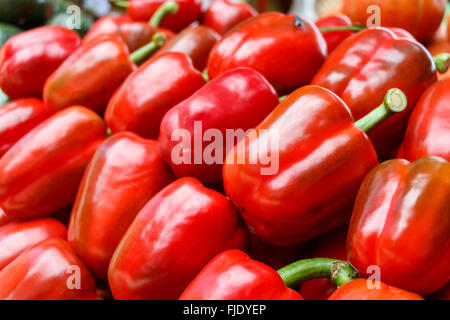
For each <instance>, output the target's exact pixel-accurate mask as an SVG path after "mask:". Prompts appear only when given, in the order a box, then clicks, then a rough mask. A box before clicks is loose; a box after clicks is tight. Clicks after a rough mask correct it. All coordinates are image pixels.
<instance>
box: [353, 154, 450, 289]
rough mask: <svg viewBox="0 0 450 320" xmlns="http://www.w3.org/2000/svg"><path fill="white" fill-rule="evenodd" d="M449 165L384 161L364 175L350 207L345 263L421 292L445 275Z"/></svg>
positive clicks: (449, 238)
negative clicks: (376, 270)
mask: <svg viewBox="0 0 450 320" xmlns="http://www.w3.org/2000/svg"><path fill="white" fill-rule="evenodd" d="M448 199H450V164H449V163H448V162H447V161H445V160H444V159H441V158H433V157H425V158H421V159H419V160H417V161H415V162H413V163H409V162H408V161H406V160H390V161H387V162H385V163H383V164H381V165H379V166H378V167H376V168H375V169H373V170H372V171H371V172H370V173H369V174H368V175H367V177H366V178H365V179H364V182H363V184H362V185H361V188H360V191H359V193H358V197H357V199H356V202H355V206H354V209H353V215H352V219H351V223H350V229H349V236H348V242H347V252H348V258H349V261H350V262H351V263H352V265H353V266H355V268H356V269H358V270H359V271H360V272H361V273H364V274H366V273H368V267H369V266H372V265H376V266H378V268H380V276H381V280H382V281H383V282H386V283H388V284H391V285H394V286H397V287H400V288H404V289H406V290H410V291H413V292H417V293H422V294H427V293H431V292H433V291H436V290H437V289H439V288H441V287H442V286H444V285H445V284H446V283H447V282H448V281H449V279H450V273H449V270H450V249H449V248H450V208H449V206H448Z"/></svg>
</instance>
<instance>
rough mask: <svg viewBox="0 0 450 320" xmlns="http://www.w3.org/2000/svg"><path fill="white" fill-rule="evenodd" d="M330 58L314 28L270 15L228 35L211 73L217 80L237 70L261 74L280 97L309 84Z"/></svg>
mask: <svg viewBox="0 0 450 320" xmlns="http://www.w3.org/2000/svg"><path fill="white" fill-rule="evenodd" d="M326 54H327V47H326V42H325V40H324V39H323V37H322V35H321V34H320V32H319V30H318V29H317V27H316V26H315V25H314V24H311V23H309V22H308V21H306V20H304V19H301V18H300V17H298V16H294V15H284V14H281V13H266V14H262V15H260V16H257V17H254V18H251V19H249V20H247V21H246V22H243V23H241V24H240V25H239V26H237V27H236V28H234V29H233V31H232V32H230V33H228V34H227V35H226V36H225V37H224V38H223V39H222V40H221V41H220V42H219V43H218V44H217V45H216V46H215V47H214V48H213V50H212V52H211V55H210V58H209V61H208V73H209V77H210V78H211V79H214V78H216V77H218V76H219V75H221V74H222V73H224V72H226V71H228V70H231V69H234V68H237V67H250V68H253V69H255V70H257V71H259V72H260V73H261V74H262V75H263V76H264V77H266V79H267V80H268V81H269V82H270V83H271V84H272V85H273V86H274V87H275V89H276V90H277V91H278V93H280V94H287V93H290V92H291V91H293V90H295V89H297V88H299V87H300V86H302V85H305V84H309V82H310V81H311V79H312V78H313V76H314V74H315V73H316V72H317V71H318V70H319V69H320V67H321V66H322V64H323V62H324V61H325V56H326Z"/></svg>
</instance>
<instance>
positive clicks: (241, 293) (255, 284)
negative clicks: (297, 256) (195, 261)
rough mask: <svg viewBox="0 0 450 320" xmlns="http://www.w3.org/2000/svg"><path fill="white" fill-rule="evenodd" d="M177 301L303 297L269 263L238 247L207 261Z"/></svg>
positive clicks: (296, 298)
mask: <svg viewBox="0 0 450 320" xmlns="http://www.w3.org/2000/svg"><path fill="white" fill-rule="evenodd" d="M180 300H303V298H302V296H301V295H300V294H298V293H297V292H296V291H294V290H292V289H289V288H287V287H286V285H285V284H284V282H283V280H282V279H281V277H280V276H279V275H278V273H277V272H276V271H275V270H274V269H272V268H270V267H269V266H267V265H265V264H263V263H261V262H259V261H256V260H252V259H251V258H250V257H249V256H248V255H247V254H245V253H244V252H242V251H239V250H228V251H225V252H223V253H221V254H219V255H218V256H216V257H215V258H214V259H212V260H211V262H209V263H208V264H207V265H206V266H205V267H204V268H203V270H202V271H201V272H200V273H199V274H198V276H197V277H196V278H195V279H194V280H193V281H192V282H191V284H190V285H189V286H188V287H187V288H186V289H185V290H184V292H183V294H182V295H181V297H180Z"/></svg>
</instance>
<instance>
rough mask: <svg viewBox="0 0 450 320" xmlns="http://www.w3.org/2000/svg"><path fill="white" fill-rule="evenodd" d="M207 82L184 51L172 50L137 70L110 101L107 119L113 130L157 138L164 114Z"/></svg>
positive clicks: (113, 131)
mask: <svg viewBox="0 0 450 320" xmlns="http://www.w3.org/2000/svg"><path fill="white" fill-rule="evenodd" d="M204 84H205V80H204V79H203V77H202V74H201V73H200V72H199V71H197V70H196V69H195V68H194V66H193V65H192V61H191V59H189V57H188V56H186V55H185V54H183V53H179V52H169V53H165V54H162V55H159V56H158V57H154V58H152V59H150V60H148V61H147V62H146V63H145V64H143V65H142V66H140V67H139V69H137V70H136V71H134V72H133V73H132V74H131V75H130V76H129V77H128V78H127V80H126V81H125V82H124V83H123V84H122V85H121V86H120V88H119V89H118V90H117V91H116V93H115V94H114V96H113V97H112V98H111V100H110V101H109V104H108V107H107V108H106V112H105V120H106V123H107V124H108V126H109V128H110V129H111V132H112V133H115V132H120V131H132V132H135V133H137V134H139V135H141V136H142V137H144V138H149V139H157V138H158V133H159V127H160V124H161V120H162V119H163V117H164V115H165V114H166V113H167V111H169V110H170V109H171V108H172V107H174V106H175V105H177V104H178V103H179V102H181V101H183V100H184V99H186V98H188V97H190V96H191V95H192V94H193V93H194V92H196V91H197V90H198V89H200V88H201V87H202V86H203V85H204Z"/></svg>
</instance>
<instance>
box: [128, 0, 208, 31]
mask: <svg viewBox="0 0 450 320" xmlns="http://www.w3.org/2000/svg"><path fill="white" fill-rule="evenodd" d="M164 2H166V0H129V1H128V6H127V13H128V15H129V16H130V17H131V18H132V19H133V20H136V21H149V20H150V18H151V17H152V16H153V14H154V13H155V11H156V10H157V9H158V8H159V7H160V6H161V5H162V4H163V3H164ZM176 2H177V3H178V5H179V6H180V7H179V9H178V11H177V13H175V14H173V15H168V16H166V17H164V19H163V21H162V22H161V27H162V28H168V29H170V30H173V31H181V30H183V29H184V28H185V27H187V26H188V25H190V24H191V23H192V22H194V21H196V20H197V19H199V18H200V16H201V14H202V1H201V0H176Z"/></svg>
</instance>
